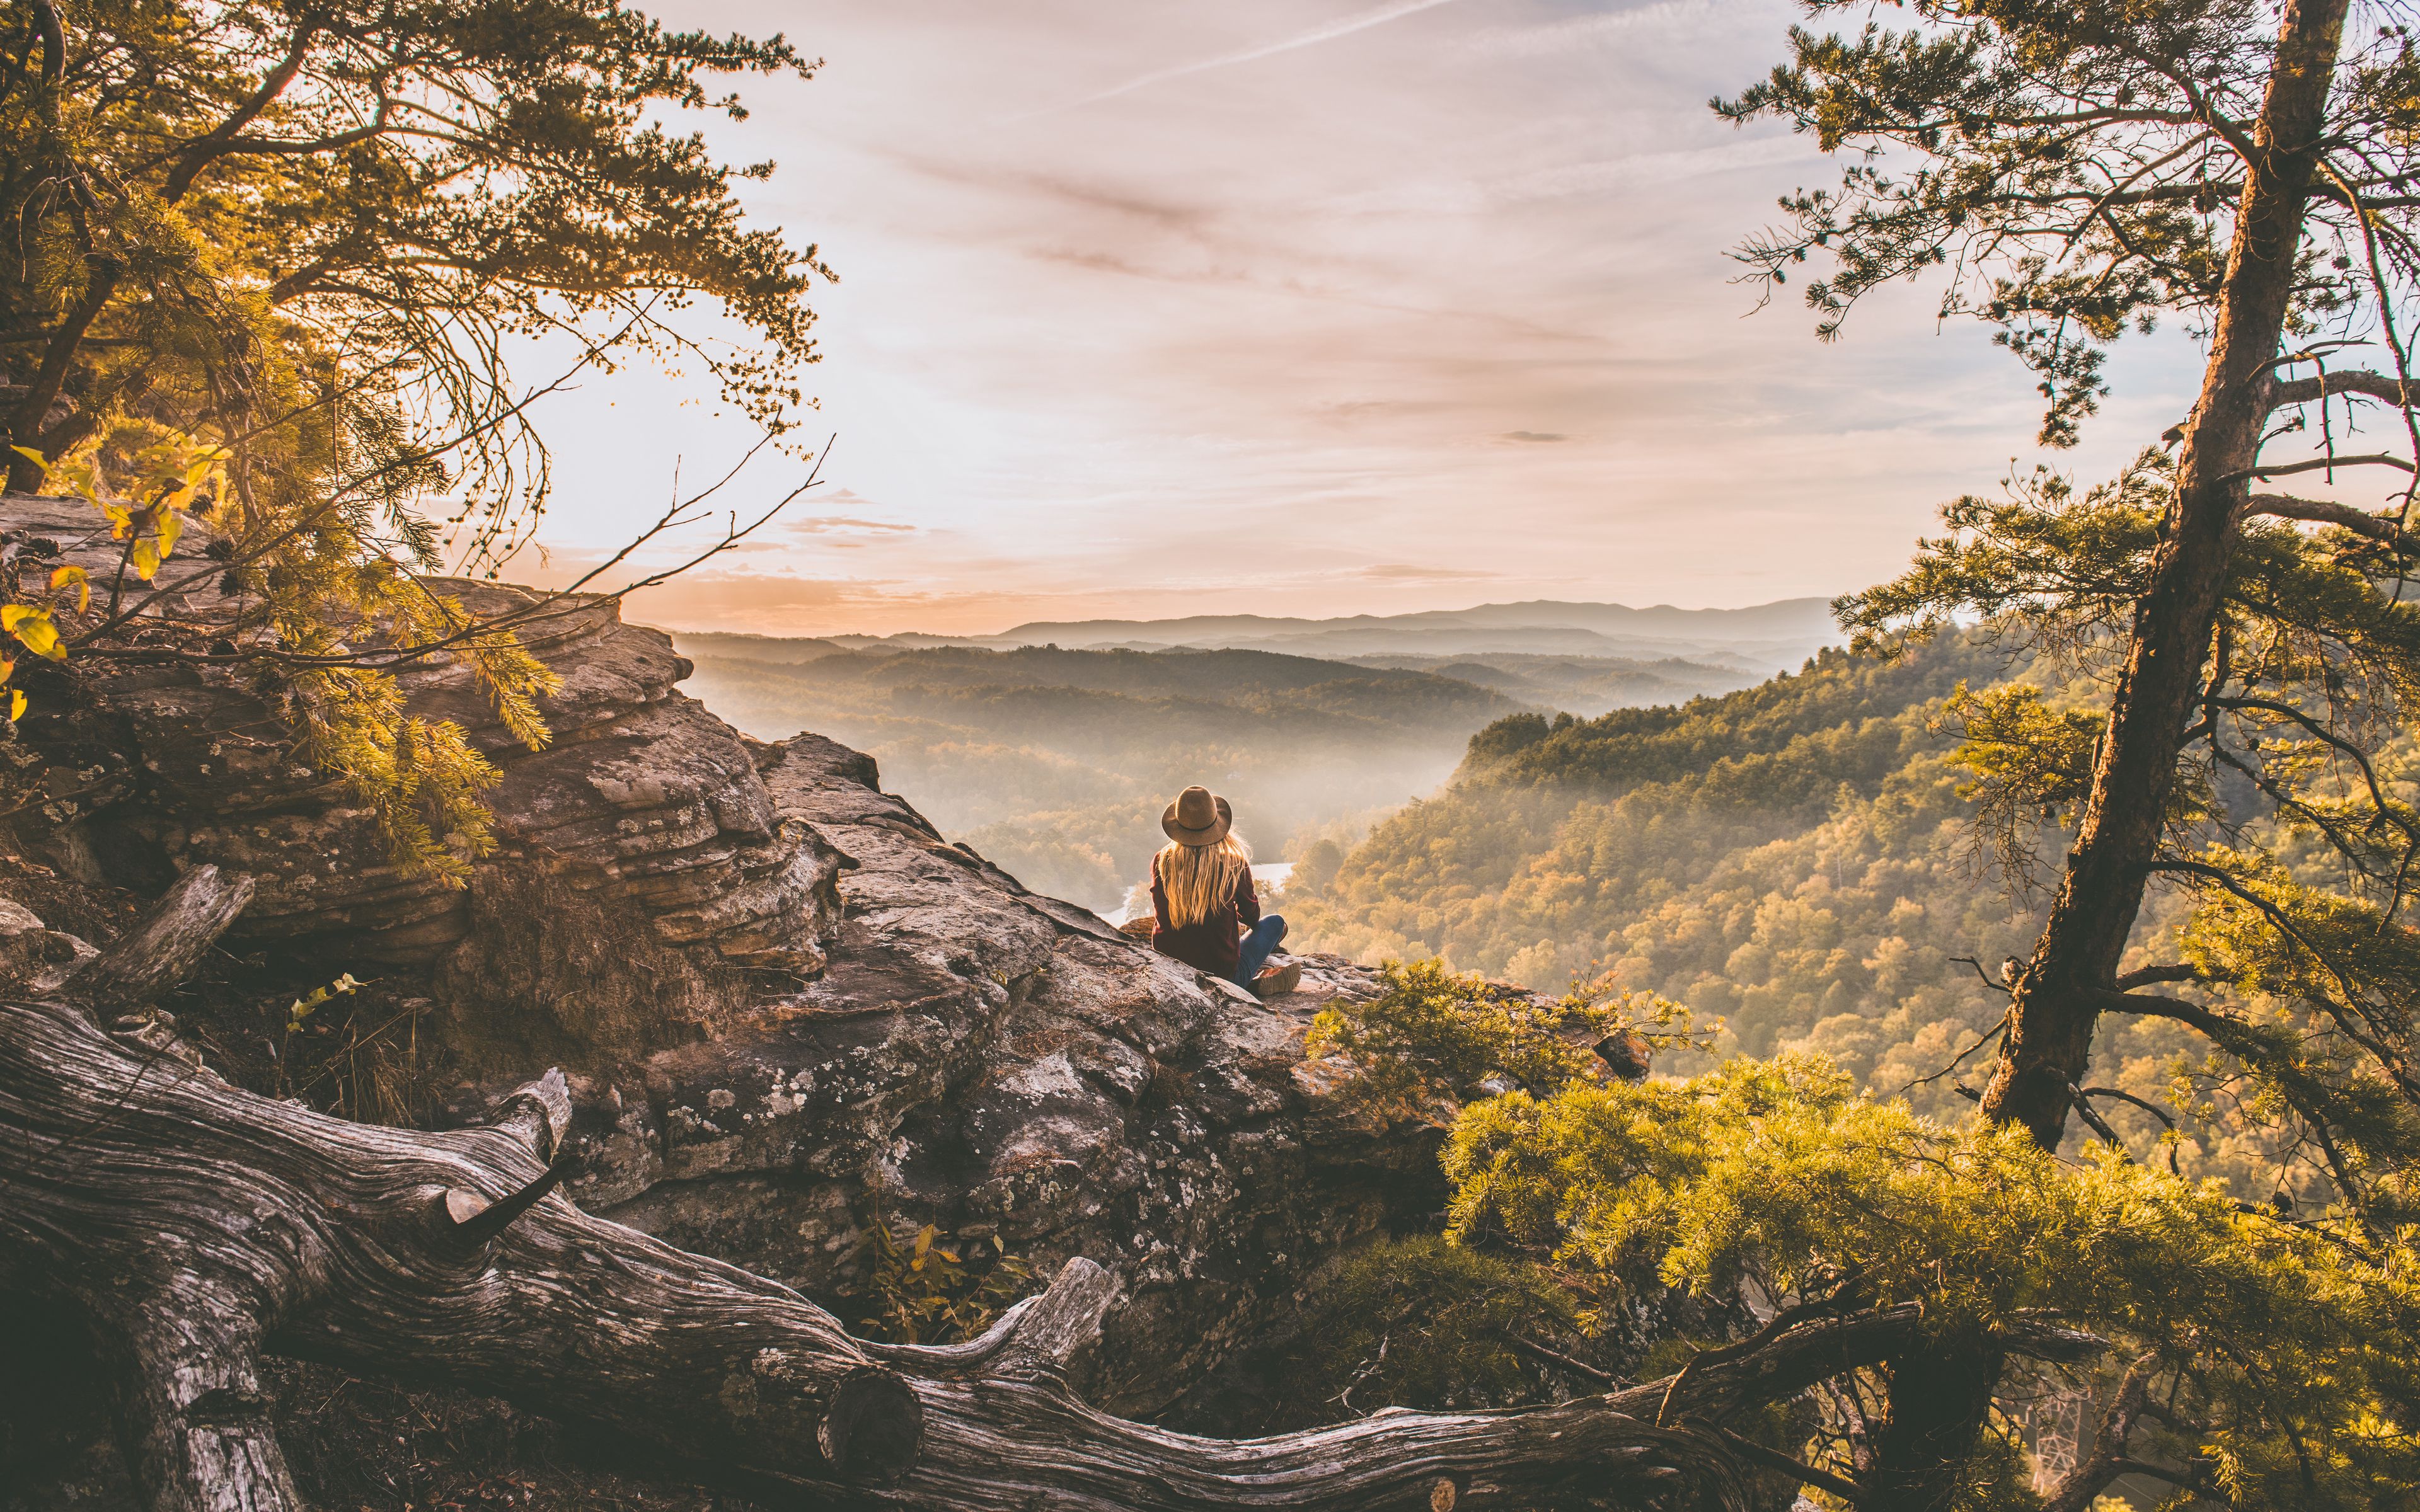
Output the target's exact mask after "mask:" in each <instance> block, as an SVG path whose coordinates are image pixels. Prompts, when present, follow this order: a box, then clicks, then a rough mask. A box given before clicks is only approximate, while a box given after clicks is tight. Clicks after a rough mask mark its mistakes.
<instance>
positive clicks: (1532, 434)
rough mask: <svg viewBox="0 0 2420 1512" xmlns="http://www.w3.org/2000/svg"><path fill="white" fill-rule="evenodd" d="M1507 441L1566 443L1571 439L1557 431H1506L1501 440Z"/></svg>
mask: <svg viewBox="0 0 2420 1512" xmlns="http://www.w3.org/2000/svg"><path fill="white" fill-rule="evenodd" d="M1501 439H1502V440H1508V441H1533V442H1543V441H1567V440H1571V438H1570V437H1569V436H1566V435H1564V434H1563V433H1562V432H1561V431H1559V430H1508V431H1506V432H1505V433H1504V435H1503V437H1502V438H1501Z"/></svg>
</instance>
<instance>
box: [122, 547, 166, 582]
mask: <svg viewBox="0 0 2420 1512" xmlns="http://www.w3.org/2000/svg"><path fill="white" fill-rule="evenodd" d="M129 560H130V561H132V563H134V576H136V577H137V578H140V579H143V580H144V581H145V582H149V581H150V580H151V577H152V574H154V573H156V572H158V571H159V570H160V543H159V541H158V540H156V539H154V538H153V537H151V536H148V535H147V536H145V537H144V538H143V539H141V540H139V541H137V542H135V543H134V550H133V553H132V556H131V557H130V558H129Z"/></svg>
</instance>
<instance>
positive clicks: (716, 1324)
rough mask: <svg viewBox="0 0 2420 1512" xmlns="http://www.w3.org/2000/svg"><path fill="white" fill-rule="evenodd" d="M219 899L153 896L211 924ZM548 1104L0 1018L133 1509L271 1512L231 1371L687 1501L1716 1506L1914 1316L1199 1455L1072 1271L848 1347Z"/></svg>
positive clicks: (254, 1427) (38, 1210)
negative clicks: (588, 1466)
mask: <svg viewBox="0 0 2420 1512" xmlns="http://www.w3.org/2000/svg"><path fill="white" fill-rule="evenodd" d="M225 896H226V894H225V890H224V889H223V888H222V887H219V886H217V885H215V884H213V885H209V886H196V887H191V888H188V889H183V890H182V893H181V895H180V896H178V897H172V899H171V900H169V901H168V902H169V907H170V909H171V910H176V909H183V910H187V911H198V912H204V913H223V912H224V903H225ZM154 922H155V923H158V922H160V921H158V920H155V921H154ZM194 928H200V929H204V930H206V929H207V925H206V924H203V925H199V926H194V924H193V920H191V919H188V920H186V921H185V922H184V923H183V924H172V923H163V924H162V927H161V928H158V929H153V928H149V927H147V928H146V929H144V930H140V931H137V932H136V933H135V934H134V935H132V936H130V941H132V942H134V943H133V945H132V947H131V948H132V949H151V948H152V947H150V946H147V945H145V944H143V943H142V942H145V941H150V942H156V941H158V940H159V939H161V938H163V937H174V938H178V939H186V938H189V937H190V935H191V933H193V931H194ZM189 953H191V954H196V955H197V954H198V952H189ZM105 964H106V963H105V961H104V962H97V963H95V964H94V965H95V966H96V967H99V966H103V965H105ZM105 980H112V981H121V980H133V975H132V973H130V972H127V971H124V970H116V971H114V972H113V973H112V974H111V975H109V976H107V977H106V979H105ZM568 1116H569V1104H568V1101H567V1099H566V1096H565V1092H564V1088H563V1084H562V1080H561V1078H560V1077H559V1076H557V1075H554V1074H552V1073H550V1075H549V1076H547V1077H545V1078H541V1079H540V1080H539V1081H537V1082H535V1083H533V1084H531V1085H530V1086H529V1087H527V1088H523V1089H522V1090H521V1092H520V1093H518V1094H516V1095H515V1096H514V1097H512V1098H510V1099H507V1100H506V1103H504V1106H503V1107H502V1108H501V1109H500V1110H499V1115H498V1117H497V1118H496V1119H495V1120H494V1121H493V1122H492V1123H491V1124H490V1125H489V1126H488V1127H485V1128H479V1129H472V1130H463V1131H455V1132H446V1133H415V1132H411V1131H406V1130H398V1129H388V1128H380V1127H373V1126H368V1125H362V1124H354V1123H349V1122H346V1121H343V1120H341V1119H332V1118H328V1117H326V1116H324V1115H321V1114H318V1113H316V1112H313V1111H311V1110H309V1109H308V1108H305V1107H302V1106H301V1105H299V1104H296V1103H281V1102H276V1101H272V1100H270V1099H267V1098H262V1097H258V1096H256V1095H253V1094H251V1093H248V1092H245V1091H242V1090H240V1089H239V1088H232V1087H229V1086H227V1085H226V1084H225V1083H224V1082H222V1081H220V1080H218V1079H217V1078H216V1077H214V1076H212V1075H210V1074H209V1073H208V1072H202V1071H199V1070H197V1069H195V1068H194V1066H192V1065H190V1064H188V1063H187V1062H185V1061H183V1060H180V1059H178V1058H176V1057H170V1056H166V1055H163V1054H160V1053H157V1052H155V1051H151V1050H149V1049H148V1048H147V1047H146V1046H144V1045H142V1044H140V1043H139V1042H135V1041H131V1040H121V1039H113V1038H112V1037H110V1036H108V1035H105V1034H104V1033H102V1032H101V1030H100V1029H99V1028H97V1027H96V1026H95V1025H94V1024H93V1023H92V1022H91V1020H89V1019H88V1018H87V1017H86V1016H85V1013H84V1011H81V1010H80V1009H79V1008H77V1007H76V1006H74V1005H72V1004H70V1003H66V1002H43V1001H23V1000H7V1001H0V1287H5V1288H9V1289H11V1290H14V1291H18V1292H21V1293H25V1294H30V1295H33V1296H36V1297H39V1298H42V1299H45V1300H47V1301H50V1302H53V1303H55V1304H60V1305H64V1306H68V1307H71V1308H74V1309H75V1310H77V1311H78V1312H79V1313H81V1314H82V1315H83V1316H84V1318H85V1319H87V1320H88V1321H89V1323H90V1325H91V1327H92V1329H93V1331H94V1334H95V1337H96V1338H97V1339H98V1340H99V1341H100V1343H101V1352H102V1355H103V1359H104V1363H105V1365H107V1367H108V1368H109V1369H110V1370H111V1371H112V1372H113V1373H114V1376H115V1380H116V1387H117V1401H118V1411H119V1418H120V1423H119V1431H120V1440H121V1443H122V1444H123V1447H124V1450H125V1453H126V1455H127V1458H128V1460H129V1463H130V1468H131V1469H132V1472H133V1473H134V1475H135V1478H136V1481H137V1484H138V1485H140V1486H141V1487H142V1488H143V1489H144V1490H145V1492H146V1493H147V1496H148V1497H149V1498H150V1501H151V1504H152V1505H153V1506H154V1507H155V1508H157V1509H159V1512H205V1509H207V1512H284V1509H287V1508H295V1507H299V1506H301V1505H302V1503H301V1500H300V1498H299V1497H298V1495H297V1493H296V1491H295V1489H294V1486H293V1484H292V1481H291V1479H290V1478H289V1476H288V1475H287V1471H286V1468H285V1461H284V1458H283V1456H282V1454H281V1452H280V1450H279V1447H278V1444H277V1443H276V1440H275V1437H274V1435H273V1433H272V1431H271V1426H270V1421H269V1416H268V1405H269V1404H268V1400H267V1398H266V1396H265V1395H264V1393H263V1392H262V1390H261V1388H260V1382H259V1379H258V1374H257V1368H258V1361H259V1359H260V1357H261V1355H262V1354H263V1353H280V1354H287V1355H292V1356H296V1357H300V1358H304V1359H311V1360H318V1361H322V1362H325V1363H329V1364H332V1365H338V1366H341V1367H343V1368H345V1369H348V1370H350V1371H353V1372H355V1373H356V1374H360V1375H365V1376H370V1377H376V1378H380V1379H386V1380H392V1381H399V1382H403V1383H406V1384H412V1385H435V1386H449V1387H457V1388H461V1389H465V1390H469V1391H473V1392H476V1393H479V1394H482V1395H486V1396H499V1397H503V1398H505V1399H507V1400H510V1401H512V1402H513V1403H515V1404H516V1405H517V1406H520V1407H521V1408H524V1409H526V1410H528V1411H530V1412H536V1413H541V1414H545V1415H549V1416H552V1417H556V1418H559V1419H566V1420H572V1421H578V1422H582V1423H586V1424H591V1425H597V1426H601V1427H606V1428H609V1429H611V1430H613V1431H614V1432H615V1433H617V1434H620V1435H622V1436H625V1437H627V1438H628V1439H630V1440H633V1441H637V1442H641V1443H649V1444H652V1445H656V1446H658V1447H659V1448H660V1449H662V1450H664V1451H666V1452H667V1453H669V1454H671V1455H673V1456H675V1457H676V1458H679V1459H681V1460H683V1461H684V1462H686V1463H687V1464H689V1465H690V1466H693V1467H694V1468H695V1473H697V1474H698V1475H699V1477H700V1478H701V1479H706V1480H716V1481H722V1482H725V1483H731V1484H736V1485H738V1486H741V1487H744V1488H746V1489H752V1490H756V1491H759V1492H761V1491H762V1490H763V1489H764V1488H765V1486H766V1485H767V1484H768V1482H769V1483H783V1484H788V1485H792V1486H796V1487H798V1488H800V1489H809V1490H812V1491H813V1492H814V1493H815V1494H816V1496H817V1497H818V1498H819V1500H820V1501H822V1502H826V1503H830V1504H885V1505H893V1506H914V1507H930V1508H940V1507H948V1508H969V1509H978V1512H980V1509H987V1508H999V1509H1001V1512H1007V1509H1011V1508H1017V1509H1022V1508H1028V1507H1040V1506H1047V1507H1053V1508H1086V1509H1100V1512H1110V1509H1120V1512H1127V1509H1135V1512H1161V1509H1164V1512H1202V1509H1212V1508H1228V1507H1289V1508H1303V1509H1338V1512H1345V1509H1362V1508H1368V1509H1380V1508H1402V1509H1406V1512H1410V1509H1416V1508H1419V1507H1423V1506H1425V1507H1429V1508H1432V1509H1434V1512H1446V1509H1450V1508H1451V1507H1454V1506H1456V1505H1463V1506H1469V1507H1489V1506H1502V1507H1516V1506H1541V1505H1620V1506H1629V1507H1642V1508H1643V1507H1668V1508H1682V1507H1688V1508H1705V1509H1709V1512H1731V1509H1743V1508H1745V1507H1747V1506H1748V1505H1749V1504H1750V1502H1751V1496H1750V1493H1751V1491H1752V1489H1754V1487H1755V1486H1756V1484H1757V1477H1758V1476H1759V1475H1760V1474H1761V1473H1769V1472H1770V1470H1771V1468H1772V1465H1771V1461H1772V1460H1773V1458H1774V1457H1773V1456H1771V1455H1770V1454H1767V1455H1765V1456H1763V1457H1762V1458H1761V1460H1759V1461H1758V1462H1757V1464H1756V1465H1752V1464H1751V1462H1750V1460H1749V1459H1748V1458H1745V1457H1744V1456H1743V1454H1742V1452H1741V1449H1740V1446H1739V1441H1737V1440H1735V1439H1734V1438H1732V1437H1730V1435H1728V1434H1727V1433H1726V1432H1725V1431H1724V1430H1722V1428H1721V1427H1720V1420H1721V1419H1722V1418H1723V1417H1725V1416H1726V1415H1728V1414H1730V1413H1731V1412H1736V1411H1738V1410H1739V1409H1741V1408H1743V1407H1745V1406H1748V1405H1751V1404H1753V1403H1755V1402H1759V1401H1769V1400H1775V1399H1779V1398H1781V1397H1786V1396H1791V1395H1793V1394H1795V1393H1796V1392H1798V1391H1801V1390H1803V1389H1805V1387H1806V1386H1807V1384H1808V1383H1810V1382H1812V1381H1815V1380H1817V1379H1819V1378H1821V1377H1823V1376H1825V1375H1829V1374H1832V1373H1835V1372H1838V1371H1839V1370H1842V1369H1844V1368H1851V1367H1854V1366H1855V1365H1860V1364H1868V1363H1871V1362H1874V1361H1877V1360H1881V1359H1885V1358H1887V1357H1888V1356H1889V1354H1890V1353H1891V1352H1892V1351H1893V1350H1896V1349H1900V1348H1904V1347H1905V1345H1906V1344H1907V1343H1908V1342H1909V1340H1910V1339H1912V1338H1913V1337H1914V1336H1915V1333H1916V1328H1917V1326H1918V1319H1916V1316H1915V1314H1914V1312H1913V1310H1912V1309H1899V1310H1893V1311H1881V1312H1867V1313H1863V1314H1859V1315H1854V1316H1851V1317H1846V1318H1838V1319H1821V1320H1817V1321H1813V1322H1810V1323H1808V1324H1807V1325H1805V1326H1802V1327H1797V1328H1792V1329H1789V1330H1787V1331H1786V1332H1783V1333H1782V1334H1780V1335H1778V1336H1777V1337H1775V1338H1772V1339H1770V1340H1769V1341H1767V1342H1766V1343H1764V1344H1763V1345H1762V1346H1761V1347H1760V1348H1758V1349H1756V1350H1752V1351H1749V1352H1747V1353H1745V1354H1743V1355H1739V1356H1737V1357H1729V1358H1725V1359H1723V1360H1721V1361H1720V1362H1719V1363H1715V1364H1713V1365H1707V1366H1706V1367H1703V1368H1700V1369H1698V1370H1695V1371H1692V1372H1689V1373H1688V1377H1687V1379H1686V1380H1683V1381H1678V1383H1677V1386H1676V1383H1675V1382H1674V1381H1656V1382H1652V1383H1648V1384H1645V1385H1641V1386H1637V1387H1633V1388H1629V1389H1627V1390H1623V1391H1619V1392H1615V1393H1612V1394H1610V1395H1607V1396H1595V1397H1590V1398H1585V1399H1582V1400H1578V1401H1574V1402H1570V1403H1566V1404H1563V1405H1559V1406H1554V1407H1546V1408H1539V1409H1533V1410H1525V1411H1509V1412H1470V1413H1425V1412H1402V1411H1388V1412H1380V1413H1377V1414H1375V1415H1374V1416H1372V1417H1369V1418H1365V1419H1362V1420H1360V1421H1357V1422H1353V1423H1347V1424H1343V1425H1341V1426H1338V1427H1327V1428H1321V1429H1317V1430H1313V1431H1310V1432H1303V1433H1295V1434H1288V1435H1282V1436H1279V1437H1274V1438H1265V1439H1256V1440H1246V1441H1220V1440H1210V1439H1202V1438H1195V1437H1190V1436H1187V1435H1184V1434H1178V1433H1172V1432H1169V1431H1166V1430H1163V1429H1160V1428H1156V1427H1150V1426H1148V1425H1144V1424H1140V1423H1133V1422H1128V1421H1125V1420H1122V1419H1118V1418H1114V1417H1110V1416H1108V1415H1107V1414H1104V1413H1102V1412H1096V1411H1094V1409H1093V1408H1091V1407H1089V1406H1088V1405H1086V1404H1085V1402H1084V1401H1083V1400H1082V1399H1081V1398H1080V1396H1078V1392H1077V1391H1076V1390H1075V1389H1074V1387H1073V1386H1072V1385H1071V1384H1070V1380H1071V1373H1072V1372H1073V1371H1074V1370H1075V1369H1076V1368H1077V1367H1078V1365H1079V1363H1080V1360H1081V1357H1082V1356H1083V1354H1084V1353H1085V1351H1087V1350H1090V1349H1091V1348H1093V1347H1094V1345H1095V1344H1096V1343H1097V1341H1098V1339H1099V1335H1100V1324H1101V1319H1102V1318H1103V1316H1104V1314H1105V1313H1106V1312H1107V1311H1108V1309H1109V1307H1110V1306H1111V1305H1112V1304H1114V1303H1115V1301H1116V1298H1117V1295H1118V1283H1117V1281H1116V1278H1115V1277H1114V1276H1112V1275H1110V1274H1109V1273H1107V1272H1105V1271H1103V1270H1101V1269H1100V1268H1099V1267H1097V1266H1094V1265H1093V1264H1091V1263H1090V1262H1088V1261H1085V1260H1081V1259H1078V1260H1072V1261H1070V1262H1069V1263H1068V1264H1067V1266H1066V1267H1065V1268H1064V1269H1063V1270H1062V1272H1061V1273H1060V1274H1059V1276H1058V1277H1057V1279H1056V1280H1055V1281H1054V1282H1053V1283H1052V1285H1051V1286H1050V1288H1049V1289H1048V1290H1047V1292H1046V1293H1045V1294H1044V1295H1042V1296H1040V1297H1038V1298H1035V1299H1032V1300H1030V1301H1028V1302H1026V1303H1023V1304H1019V1305H1018V1306H1016V1307H1015V1308H1013V1309H1011V1310H1010V1311H1009V1313H1008V1314H1007V1315H1005V1316H1004V1317H1002V1318H1001V1320H1000V1321H999V1323H998V1324H997V1325H996V1326H995V1327H993V1328H992V1329H991V1330H990V1332H988V1333H987V1334H985V1335H984V1336H983V1337H982V1338H980V1339H977V1340H974V1341H972V1342H970V1343H969V1344H965V1345H959V1346H954V1347H949V1348H919V1347H910V1346H893V1345H881V1344H874V1343H868V1342H865V1341H861V1340H858V1339H855V1338H852V1337H850V1336H849V1335H847V1333H846V1332H845V1331H844V1330H843V1329H842V1328H841V1326H840V1324H839V1323H838V1322H837V1321H836V1320H835V1319H833V1318H832V1317H831V1315H830V1314H829V1313H827V1312H825V1311H824V1310H823V1309H822V1308H820V1307H817V1306H815V1305H814V1304H812V1303H810V1302H808V1301H807V1300H806V1299H805V1298H803V1297H801V1296H799V1294H798V1293H797V1292H795V1291H793V1290H791V1289H790V1288H786V1287H783V1286H781V1285H779V1284H777V1283H775V1282H772V1281H769V1280H766V1279H764V1278H762V1277H759V1276H756V1275H752V1274H750V1273H747V1272H744V1271H741V1270H738V1269H737V1268H735V1267H732V1266H729V1265H724V1264H721V1263H720V1262H717V1261H714V1260H711V1259H706V1258H704V1257H699V1256H695V1255H691V1254H688V1253H685V1252H683V1251H680V1250H676V1249H674V1248H672V1247H671V1246H669V1245H666V1244H664V1243H661V1242H659V1241H656V1240H654V1239H651V1238H648V1237H647V1236H645V1235H644V1234H640V1233H638V1232H636V1231H634V1230H631V1229H628V1228H624V1227H620V1226H618V1225H615V1224H612V1223H608V1222H605V1221H603V1220H601V1219H598V1218H595V1217H592V1216H590V1215H588V1214H586V1213H584V1212H582V1211H580V1210H579V1209H578V1208H577V1207H576V1206H574V1205H573V1204H572V1203H571V1202H569V1201H568V1200H567V1199H566V1198H565V1197H564V1196H562V1195H561V1194H560V1193H558V1192H556V1191H554V1190H553V1187H554V1184H555V1179H556V1176H557V1174H558V1168H557V1167H556V1166H555V1165H552V1164H551V1162H552V1160H553V1158H554V1153H555V1149H556V1146H557V1144H558V1143H559V1141H560V1139H561V1137H562V1134H563V1133H564V1130H565V1127H566V1122H567V1119H568ZM2012 1347H2019V1348H2024V1347H2028V1346H2024V1345H2016V1346H2012ZM2030 1347H2031V1348H2033V1349H2035V1350H2037V1351H2039V1352H2057V1351H2059V1350H2072V1349H2073V1348H2075V1347H2076V1346H2075V1345H2073V1344H2072V1342H2069V1343H2061V1342H2060V1341H2059V1340H2058V1339H2057V1338H2055V1337H2054V1336H2052V1335H2048V1334H2045V1335H2044V1336H2043V1338H2042V1339H2040V1340H2035V1341H2033V1343H2032V1345H2031V1346H2030ZM1659 1423H1660V1424H1661V1425H1662V1426H1660V1427H1659V1426H1658V1424H1659ZM1758 1465H1761V1466H1762V1467H1763V1468H1762V1469H1759V1468H1757V1467H1758Z"/></svg>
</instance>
